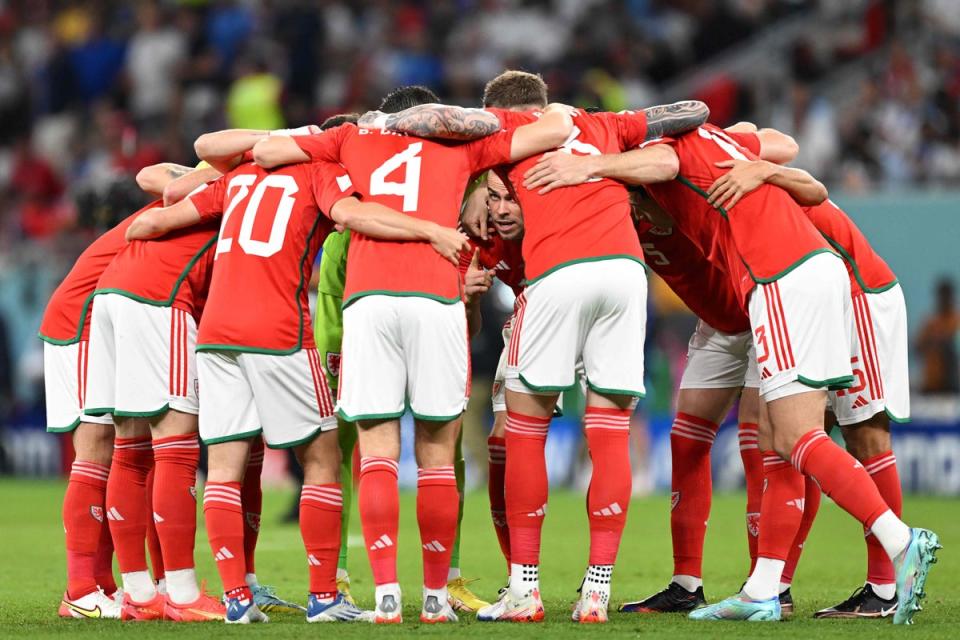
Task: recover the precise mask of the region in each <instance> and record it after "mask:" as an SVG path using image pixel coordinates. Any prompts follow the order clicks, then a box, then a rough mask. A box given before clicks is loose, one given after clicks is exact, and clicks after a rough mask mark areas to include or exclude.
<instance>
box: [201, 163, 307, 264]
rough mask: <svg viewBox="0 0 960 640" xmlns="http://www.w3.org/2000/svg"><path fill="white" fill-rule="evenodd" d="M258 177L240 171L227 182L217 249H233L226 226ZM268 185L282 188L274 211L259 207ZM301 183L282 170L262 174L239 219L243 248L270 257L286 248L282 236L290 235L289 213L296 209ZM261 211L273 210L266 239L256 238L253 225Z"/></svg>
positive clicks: (263, 256)
mask: <svg viewBox="0 0 960 640" xmlns="http://www.w3.org/2000/svg"><path fill="white" fill-rule="evenodd" d="M256 181H257V176H252V175H240V176H235V177H234V178H233V179H232V180H231V181H230V184H228V185H227V194H229V195H230V203H229V204H228V205H227V208H226V209H225V210H224V212H223V221H222V222H221V223H220V237H219V238H218V239H217V253H216V255H218V256H219V255H220V254H221V253H227V252H229V251H230V250H231V249H233V238H228V237H226V235H227V229H228V226H229V223H230V216H231V215H233V212H234V209H236V208H237V206H238V205H239V204H240V203H241V202H243V201H244V200H245V199H246V197H247V195H248V194H249V193H250V187H252V186H253V184H254V183H255V182H256ZM267 189H280V191H281V193H280V199H279V200H278V201H277V206H276V208H275V209H274V210H273V211H272V212H266V211H261V210H260V205H261V203H262V202H263V196H264V194H265V193H266V192H267ZM299 190H300V187H298V186H297V181H296V180H294V178H293V176H288V175H282V174H270V175H268V176H266V177H264V178H263V180H261V181H260V182H259V184H257V186H256V188H254V190H253V194H252V195H251V196H250V200H249V201H247V206H246V207H245V208H244V210H243V215H242V219H241V221H240V233H239V234H238V235H237V243H238V244H239V245H240V248H241V249H243V252H244V253H246V254H247V255H251V256H259V257H261V258H269V257H270V256H272V255H273V254H275V253H277V252H278V251H280V249H281V248H283V238H284V236H286V235H287V224H288V223H289V222H290V214H291V213H293V205H294V203H295V202H296V200H295V199H294V195H295V194H296V193H297V191H299ZM260 213H272V214H273V224H272V225H271V226H270V235H269V237H268V238H267V239H266V240H255V239H254V238H253V225H254V223H255V222H256V219H257V216H258V215H259V214H260Z"/></svg>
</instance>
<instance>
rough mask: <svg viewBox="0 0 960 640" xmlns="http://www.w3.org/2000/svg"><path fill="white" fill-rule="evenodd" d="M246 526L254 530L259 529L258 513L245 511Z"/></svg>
mask: <svg viewBox="0 0 960 640" xmlns="http://www.w3.org/2000/svg"><path fill="white" fill-rule="evenodd" d="M247 526H248V527H250V528H251V529H253V530H254V531H260V514H259V513H251V512H250V511H248V512H247Z"/></svg>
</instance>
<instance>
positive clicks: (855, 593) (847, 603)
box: [836, 586, 866, 609]
mask: <svg viewBox="0 0 960 640" xmlns="http://www.w3.org/2000/svg"><path fill="white" fill-rule="evenodd" d="M864 591H866V587H865V586H861V587H857V588H856V589H854V590H853V593H851V594H850V597H849V598H847V599H846V600H844V601H843V602H841V603H840V604H838V605H837V606H836V608H837V609H841V608H844V607H851V606H853V603H854V602H856V601H857V599H858V598H860V597H861V596H862V595H863V593H864Z"/></svg>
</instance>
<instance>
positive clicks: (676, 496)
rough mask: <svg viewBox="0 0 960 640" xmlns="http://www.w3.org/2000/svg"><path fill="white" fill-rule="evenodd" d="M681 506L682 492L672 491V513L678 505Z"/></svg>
mask: <svg viewBox="0 0 960 640" xmlns="http://www.w3.org/2000/svg"><path fill="white" fill-rule="evenodd" d="M678 504H680V492H679V491H671V492H670V511H673V510H674V509H676V508H677V505H678Z"/></svg>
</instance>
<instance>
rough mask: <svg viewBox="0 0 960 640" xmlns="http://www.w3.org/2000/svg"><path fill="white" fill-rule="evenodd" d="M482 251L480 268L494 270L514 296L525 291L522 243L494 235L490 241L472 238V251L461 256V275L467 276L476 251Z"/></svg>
mask: <svg viewBox="0 0 960 640" xmlns="http://www.w3.org/2000/svg"><path fill="white" fill-rule="evenodd" d="M477 250H479V251H480V266H481V267H483V268H484V269H487V270H490V269H493V271H494V275H495V276H497V278H498V279H499V280H500V282H502V283H503V284H505V285H507V286H508V287H510V289H511V290H512V291H513V295H515V296H518V295H520V292H521V291H523V287H524V282H523V279H524V276H523V251H522V248H521V243H520V241H517V240H504V239H503V238H501V237H500V236H499V235H497V234H496V233H494V234H493V235H491V236H490V239H489V240H482V239H480V238H470V251H466V252H463V253H461V254H460V274H461V275H466V273H467V269H468V268H469V267H470V262H471V261H472V260H473V254H474V252H475V251H477Z"/></svg>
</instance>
